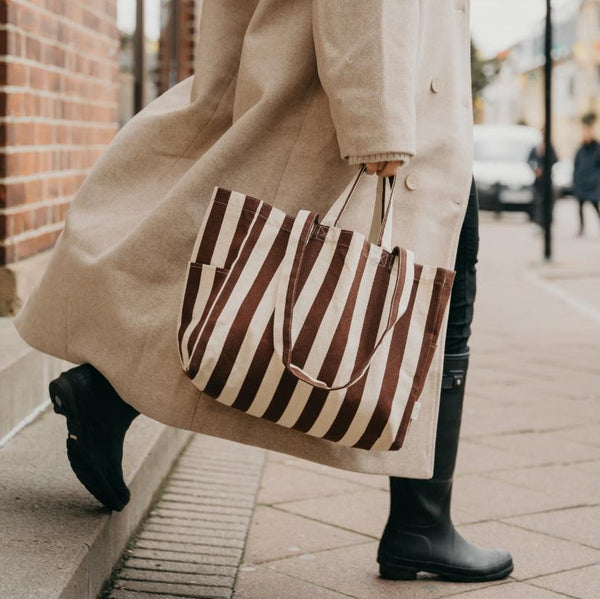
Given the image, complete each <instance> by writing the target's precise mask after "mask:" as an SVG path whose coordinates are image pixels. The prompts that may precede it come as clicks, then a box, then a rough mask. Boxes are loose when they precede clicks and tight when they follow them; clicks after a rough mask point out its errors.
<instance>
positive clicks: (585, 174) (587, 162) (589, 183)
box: [573, 113, 600, 235]
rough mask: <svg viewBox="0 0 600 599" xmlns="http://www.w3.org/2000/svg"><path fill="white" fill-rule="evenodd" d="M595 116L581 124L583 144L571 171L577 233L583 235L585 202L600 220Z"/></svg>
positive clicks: (599, 162) (599, 149) (599, 150)
mask: <svg viewBox="0 0 600 599" xmlns="http://www.w3.org/2000/svg"><path fill="white" fill-rule="evenodd" d="M595 121H596V115H595V114H593V113H591V114H587V115H585V116H584V117H583V118H582V119H581V122H582V124H583V143H582V144H581V146H580V147H579V149H578V150H577V153H576V154H575V164H574V169H573V195H574V196H575V197H576V198H577V201H578V202H579V233H578V235H583V232H584V219H583V205H584V204H585V202H590V204H591V205H592V206H593V207H594V209H595V210H596V214H598V218H600V207H599V205H598V204H599V203H600V143H598V141H597V140H596V139H595V138H594V133H593V127H594V123H595Z"/></svg>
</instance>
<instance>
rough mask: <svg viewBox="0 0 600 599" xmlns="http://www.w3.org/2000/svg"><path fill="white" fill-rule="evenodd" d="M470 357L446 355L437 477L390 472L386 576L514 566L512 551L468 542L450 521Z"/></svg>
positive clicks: (478, 576)
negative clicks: (428, 477) (416, 476)
mask: <svg viewBox="0 0 600 599" xmlns="http://www.w3.org/2000/svg"><path fill="white" fill-rule="evenodd" d="M468 361H469V353H465V354H455V355H448V354H446V356H445V357H444V376H443V381H442V392H441V398H440V410H439V419H438V427H437V439H436V447H435V460H434V472H433V478H431V479H426V480H417V479H410V478H400V477H394V476H390V515H389V519H388V522H387V524H386V526H385V529H384V532H383V535H382V537H381V540H380V542H379V549H378V554H377V561H378V562H379V572H380V574H381V576H382V577H383V578H389V579H392V580H412V579H414V578H416V576H417V572H429V573H432V574H438V575H439V576H441V577H442V578H445V579H447V580H453V581H461V582H480V581H486V580H497V579H500V578H505V577H506V576H508V575H509V574H510V573H511V572H512V570H513V562H512V558H511V556H510V554H508V553H506V552H505V551H501V550H496V549H481V548H479V547H477V546H475V545H473V544H472V543H469V542H468V541H465V539H463V537H462V536H461V535H460V534H459V533H458V532H457V531H456V529H455V528H454V525H453V524H452V520H451V519H450V499H451V495H452V477H453V474H454V467H455V464H456V453H457V449H458V438H459V432H460V422H461V416H462V404H463V398H464V388H465V382H466V374H467V366H468Z"/></svg>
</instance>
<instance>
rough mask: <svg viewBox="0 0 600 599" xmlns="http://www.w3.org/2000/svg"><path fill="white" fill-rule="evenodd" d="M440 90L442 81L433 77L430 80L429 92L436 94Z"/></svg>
mask: <svg viewBox="0 0 600 599" xmlns="http://www.w3.org/2000/svg"><path fill="white" fill-rule="evenodd" d="M441 89H442V80H441V79H439V78H438V77H434V78H433V79H432V80H431V91H432V92H434V93H436V94H437V93H438V92H439V91H440V90H441Z"/></svg>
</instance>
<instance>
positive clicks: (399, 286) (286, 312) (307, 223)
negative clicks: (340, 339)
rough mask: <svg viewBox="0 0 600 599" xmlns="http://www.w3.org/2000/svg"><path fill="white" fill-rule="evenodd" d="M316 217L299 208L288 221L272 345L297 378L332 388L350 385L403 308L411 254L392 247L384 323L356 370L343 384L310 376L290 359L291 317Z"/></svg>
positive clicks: (409, 284)
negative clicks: (393, 272) (392, 276)
mask: <svg viewBox="0 0 600 599" xmlns="http://www.w3.org/2000/svg"><path fill="white" fill-rule="evenodd" d="M317 217H318V215H317V214H316V213H315V212H310V211H308V210H300V211H299V212H298V214H297V216H296V218H295V220H294V224H293V225H292V230H291V232H290V238H289V241H288V247H287V250H286V254H285V256H284V259H283V262H282V272H281V275H280V280H279V283H278V287H277V297H276V304H275V316H274V347H275V352H276V353H277V354H278V355H279V357H280V358H281V360H282V362H283V364H284V366H285V367H286V368H287V369H288V370H289V371H290V372H292V373H293V374H294V375H295V376H297V377H298V378H299V379H301V380H303V381H304V382H306V383H309V384H310V385H312V386H314V387H318V388H320V389H327V390H329V391H334V390H336V389H343V388H345V387H349V386H351V385H353V384H354V383H356V382H357V381H358V380H359V379H360V378H361V377H362V376H363V375H364V373H365V372H366V370H367V369H368V368H369V366H370V365H371V362H372V360H373V357H374V355H375V352H376V351H377V349H378V347H379V346H380V345H381V343H382V342H383V341H384V340H385V338H386V336H387V335H388V334H389V333H390V331H391V330H392V329H393V327H394V325H395V324H396V323H397V322H398V320H399V319H400V318H401V317H402V315H403V314H404V312H405V311H406V308H407V306H408V300H409V297H410V292H411V289H412V281H413V279H414V255H413V253H412V252H411V251H409V250H406V249H404V248H400V247H398V246H395V247H394V248H393V250H392V254H393V255H394V262H393V264H392V270H394V268H395V267H396V266H397V274H396V280H395V283H394V291H393V294H392V298H391V301H390V311H389V314H388V318H387V324H386V327H385V329H384V330H383V332H382V333H381V334H380V336H379V339H378V340H377V342H376V344H375V346H374V347H373V349H372V350H371V352H370V353H369V355H368V356H367V357H366V359H365V360H364V361H363V363H362V365H360V367H359V368H358V371H357V372H356V374H355V375H354V376H352V377H351V379H350V380H348V381H346V382H345V383H343V384H336V385H328V384H327V383H326V382H325V381H322V380H320V379H318V378H316V377H313V376H312V375H310V374H309V373H308V372H306V371H305V370H304V369H303V368H301V367H300V366H298V365H297V364H293V363H292V347H291V346H292V321H293V310H294V304H295V301H296V291H297V287H298V279H299V273H300V270H301V267H302V263H303V260H304V253H305V250H306V246H307V244H308V240H309V237H310V233H311V230H312V228H313V225H314V223H315V222H316V220H317Z"/></svg>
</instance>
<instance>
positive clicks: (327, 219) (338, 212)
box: [321, 163, 397, 251]
mask: <svg viewBox="0 0 600 599" xmlns="http://www.w3.org/2000/svg"><path fill="white" fill-rule="evenodd" d="M366 168H367V165H366V164H365V163H363V164H362V166H361V168H360V170H359V172H358V175H356V178H355V179H354V181H353V182H352V183H351V184H350V185H349V190H348V193H347V194H346V190H344V192H343V193H342V194H341V195H340V197H339V198H338V199H337V200H336V201H335V202H334V203H333V204H332V205H331V207H330V208H329V210H328V211H327V213H326V214H325V216H324V217H323V218H322V220H321V224H322V225H328V226H333V227H336V226H338V222H339V220H340V218H341V217H342V214H343V213H344V210H346V207H347V206H348V202H349V201H350V198H351V197H352V194H353V193H354V191H355V189H356V188H357V186H358V182H359V180H360V178H361V177H362V176H363V174H364V173H365V171H366ZM387 178H388V179H389V181H390V197H389V200H388V202H387V204H385V209H384V210H383V211H382V214H383V216H382V219H381V225H380V228H379V235H378V236H377V245H381V246H382V247H384V248H385V249H386V250H388V251H390V247H391V245H392V224H393V222H394V212H393V211H394V205H393V194H394V186H395V185H396V179H397V177H395V176H394V175H392V176H390V177H387ZM380 188H381V199H382V202H383V201H384V198H385V177H384V178H381V177H379V181H378V183H377V189H378V190H379V189H380ZM346 189H348V187H347V188H346ZM376 212H377V210H375V211H374V213H376ZM372 227H373V224H372Z"/></svg>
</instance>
